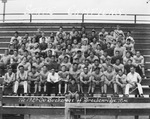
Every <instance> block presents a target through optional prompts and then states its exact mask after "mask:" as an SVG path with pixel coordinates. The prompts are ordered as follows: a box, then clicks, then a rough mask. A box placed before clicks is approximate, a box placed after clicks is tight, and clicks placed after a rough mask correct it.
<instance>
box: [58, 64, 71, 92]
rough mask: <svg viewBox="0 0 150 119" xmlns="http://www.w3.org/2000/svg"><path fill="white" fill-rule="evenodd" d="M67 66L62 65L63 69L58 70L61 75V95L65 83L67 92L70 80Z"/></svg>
mask: <svg viewBox="0 0 150 119" xmlns="http://www.w3.org/2000/svg"><path fill="white" fill-rule="evenodd" d="M66 69H67V68H66V66H65V65H63V66H61V71H59V72H58V75H59V77H60V81H59V95H61V88H62V86H63V85H65V89H64V95H65V94H67V87H68V82H69V72H68V71H67V70H66Z"/></svg>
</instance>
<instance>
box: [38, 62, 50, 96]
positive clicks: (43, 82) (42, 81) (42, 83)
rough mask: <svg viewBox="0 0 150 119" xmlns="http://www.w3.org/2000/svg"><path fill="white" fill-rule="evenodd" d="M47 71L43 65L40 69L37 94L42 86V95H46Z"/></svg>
mask: <svg viewBox="0 0 150 119" xmlns="http://www.w3.org/2000/svg"><path fill="white" fill-rule="evenodd" d="M48 74H49V72H48V70H47V66H46V65H44V66H43V67H42V70H41V72H40V83H39V92H41V87H42V86H44V94H46V83H47V81H46V80H47V77H48Z"/></svg>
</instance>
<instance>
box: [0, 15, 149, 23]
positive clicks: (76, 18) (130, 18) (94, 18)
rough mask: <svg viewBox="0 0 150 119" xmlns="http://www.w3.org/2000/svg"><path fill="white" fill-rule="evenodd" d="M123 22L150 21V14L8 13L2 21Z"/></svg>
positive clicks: (0, 19)
mask: <svg viewBox="0 0 150 119" xmlns="http://www.w3.org/2000/svg"><path fill="white" fill-rule="evenodd" d="M41 17H42V18H41ZM52 21H54V22H57V21H59V22H80V23H86V22H117V23H118V22H121V23H134V24H138V23H150V14H98V13H6V14H0V22H30V23H31V22H52Z"/></svg>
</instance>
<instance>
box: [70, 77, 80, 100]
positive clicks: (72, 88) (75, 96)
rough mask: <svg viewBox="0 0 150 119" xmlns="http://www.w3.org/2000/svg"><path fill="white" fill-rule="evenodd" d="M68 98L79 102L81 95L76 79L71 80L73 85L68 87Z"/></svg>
mask: <svg viewBox="0 0 150 119" xmlns="http://www.w3.org/2000/svg"><path fill="white" fill-rule="evenodd" d="M68 93H69V95H68V97H69V99H75V100H74V101H78V100H79V94H78V86H77V84H76V81H75V79H72V80H71V83H70V84H69V86H68Z"/></svg>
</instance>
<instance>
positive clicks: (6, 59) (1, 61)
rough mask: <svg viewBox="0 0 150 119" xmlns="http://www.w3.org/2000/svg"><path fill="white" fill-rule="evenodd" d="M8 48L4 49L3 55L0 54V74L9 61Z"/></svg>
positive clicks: (2, 73)
mask: <svg viewBox="0 0 150 119" xmlns="http://www.w3.org/2000/svg"><path fill="white" fill-rule="evenodd" d="M8 53H9V52H8V50H5V53H4V55H3V56H1V59H0V76H2V75H4V73H5V69H6V68H7V65H9V63H10V58H11V56H10V55H9V54H8Z"/></svg>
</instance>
